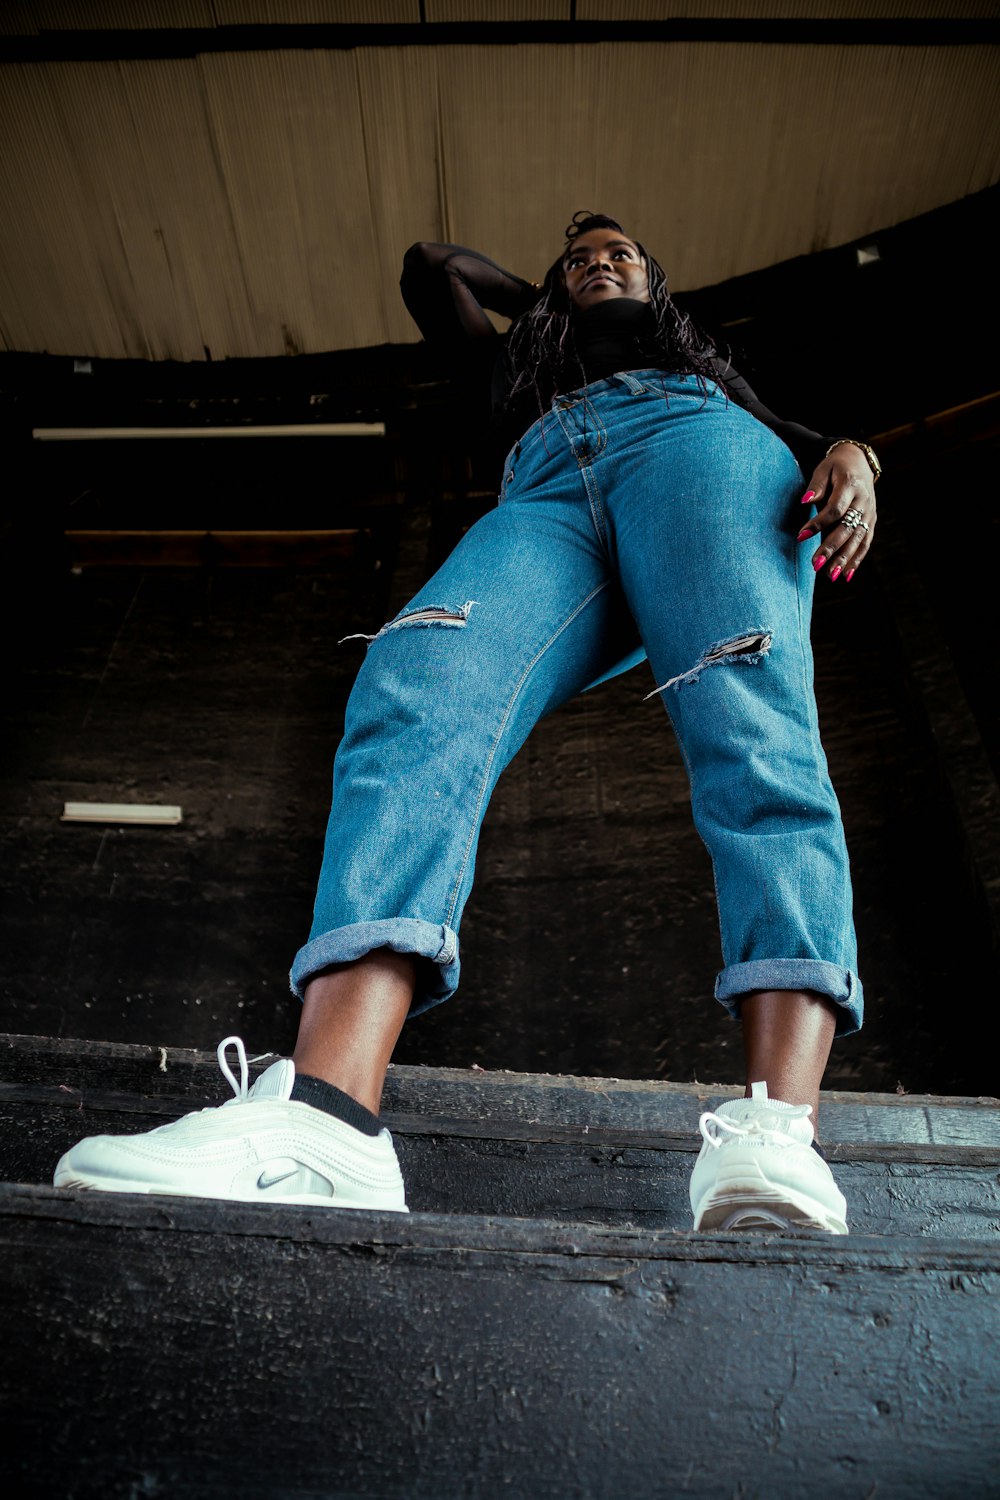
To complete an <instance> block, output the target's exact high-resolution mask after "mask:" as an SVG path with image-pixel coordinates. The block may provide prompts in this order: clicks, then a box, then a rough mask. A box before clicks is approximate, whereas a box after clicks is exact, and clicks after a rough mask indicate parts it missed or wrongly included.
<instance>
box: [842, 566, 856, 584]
mask: <svg viewBox="0 0 1000 1500" xmlns="http://www.w3.org/2000/svg"><path fill="white" fill-rule="evenodd" d="M857 571H858V570H857V568H852V569H851V571H850V572H849V573H848V575H847V577H846V578H845V579H844V582H845V583H850V581H851V579H852V578H853V577H854V575H855V573H856V572H857Z"/></svg>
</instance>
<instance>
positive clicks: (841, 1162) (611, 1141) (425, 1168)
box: [0, 1083, 1000, 1239]
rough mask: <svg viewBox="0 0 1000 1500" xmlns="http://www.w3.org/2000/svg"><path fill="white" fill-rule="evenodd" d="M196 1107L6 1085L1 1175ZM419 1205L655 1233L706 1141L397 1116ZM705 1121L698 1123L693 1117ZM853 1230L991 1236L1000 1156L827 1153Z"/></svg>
mask: <svg viewBox="0 0 1000 1500" xmlns="http://www.w3.org/2000/svg"><path fill="white" fill-rule="evenodd" d="M191 1104H192V1101H191V1100H190V1099H171V1098H168V1097H162V1096H161V1097H159V1098H136V1097H134V1096H129V1095H113V1094H104V1093H100V1092H98V1091H97V1090H96V1089H87V1090H85V1091H84V1092H83V1093H82V1094H81V1093H80V1092H77V1091H76V1090H74V1089H72V1088H70V1087H68V1086H66V1085H58V1084H24V1085H18V1084H9V1083H7V1084H0V1177H2V1178H3V1179H5V1180H7V1181H15V1182H28V1183H32V1182H34V1183H47V1182H50V1181H51V1179H52V1172H53V1169H54V1167H55V1164H56V1162H57V1161H58V1159H59V1157H60V1156H61V1155H62V1153H63V1152H64V1151H66V1150H68V1148H69V1147H70V1146H71V1145H73V1144H74V1142H75V1141H77V1140H79V1139H80V1138H81V1137H82V1136H85V1135H97V1134H129V1133H134V1132H138V1131H143V1130H150V1129H152V1128H153V1127H154V1126H156V1125H162V1124H164V1123H166V1121H168V1120H170V1119H174V1118H176V1117H177V1116H179V1115H181V1114H184V1113H186V1112H187V1111H188V1110H189V1109H190V1108H191ZM383 1118H384V1119H385V1122H386V1124H387V1125H388V1126H389V1128H390V1129H391V1130H392V1131H393V1134H394V1137H395V1141H396V1147H397V1151H398V1154H399V1158H400V1163H401V1165H402V1168H403V1173H404V1177H405V1179H406V1183H407V1198H408V1202H409V1203H410V1206H411V1208H413V1209H417V1210H422V1211H428V1212H433V1213H462V1214H469V1213H472V1214H495V1215H504V1216H507V1215H509V1216H513V1217H518V1218H522V1217H535V1216H541V1217H545V1218H553V1219H565V1220H573V1221H581V1222H588V1223H595V1224H604V1225H613V1224H622V1225H631V1226H644V1227H649V1228H676V1229H681V1228H686V1227H688V1226H689V1225H690V1208H689V1205H688V1178H689V1176H690V1172H691V1167H692V1165H693V1163H694V1157H695V1153H696V1151H697V1149H698V1147H699V1145H700V1137H699V1136H698V1135H697V1134H695V1133H694V1132H692V1131H686V1132H685V1133H684V1134H678V1133H672V1132H667V1131H655V1130H629V1129H626V1128H624V1127H623V1126H621V1125H615V1126H607V1125H604V1126H601V1125H598V1126H583V1127H581V1126H578V1125H562V1124H558V1123H552V1122H545V1121H538V1122H537V1123H528V1122H526V1121H523V1120H504V1119H502V1118H501V1119H493V1120H476V1119H472V1120H469V1119H453V1118H449V1117H447V1116H425V1115H412V1114H409V1115H403V1114H398V1113H387V1114H385V1115H384V1117H383ZM695 1119H697V1116H695ZM828 1155H829V1158H830V1160H831V1163H832V1165H833V1167H834V1172H835V1175H836V1177H837V1180H838V1182H839V1184H840V1186H841V1188H842V1190H843V1191H844V1193H845V1194H846V1195H847V1199H848V1204H849V1212H850V1223H851V1227H852V1230H853V1231H855V1232H859V1233H866V1234H894V1235H945V1236H949V1237H951V1238H955V1239H968V1238H971V1239H981V1238H985V1237H987V1236H988V1235H990V1234H991V1233H994V1232H996V1230H997V1229H998V1228H1000V1187H998V1179H1000V1149H998V1148H990V1147H983V1146H939V1145H933V1144H931V1145H909V1144H900V1143H898V1142H892V1143H889V1144H887V1145H886V1144H881V1143H878V1144H866V1143H859V1142H845V1143H839V1144H834V1145H831V1146H830V1147H829V1150H828Z"/></svg>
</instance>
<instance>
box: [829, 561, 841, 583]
mask: <svg viewBox="0 0 1000 1500" xmlns="http://www.w3.org/2000/svg"><path fill="white" fill-rule="evenodd" d="M839 577H840V567H839V565H838V566H837V567H836V568H831V569H830V582H831V583H836V581H837V579H838V578H839Z"/></svg>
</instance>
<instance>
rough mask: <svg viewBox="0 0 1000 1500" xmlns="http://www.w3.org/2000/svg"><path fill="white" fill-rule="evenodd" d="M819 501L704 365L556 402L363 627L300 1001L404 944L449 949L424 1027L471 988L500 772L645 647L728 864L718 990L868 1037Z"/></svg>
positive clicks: (427, 987) (426, 971) (721, 881)
mask: <svg viewBox="0 0 1000 1500" xmlns="http://www.w3.org/2000/svg"><path fill="white" fill-rule="evenodd" d="M803 488H804V481H803V478H802V474H801V472H800V470H799V467H798V464H797V463H796V460H795V458H794V457H793V455H792V453H791V452H790V451H789V449H788V448H787V447H786V446H785V444H784V443H783V442H782V441H781V440H780V438H778V437H777V436H776V435H775V434H774V433H773V432H771V430H770V429H769V428H768V427H765V426H763V425H762V424H761V423H760V422H758V421H757V420H756V419H755V418H754V417H751V416H750V415H749V413H747V412H746V411H744V410H743V409H742V407H739V406H737V405H734V404H733V403H732V402H729V401H727V399H726V396H725V394H724V392H723V391H721V390H720V389H719V388H718V387H715V386H713V385H711V384H710V385H709V386H708V394H707V395H706V394H704V393H703V392H702V390H701V389H700V388H699V386H698V383H697V381H696V380H695V379H694V377H692V376H678V375H665V374H663V372H661V371H657V370H631V371H628V372H627V373H622V374H618V375H612V376H610V377H609V378H608V379H606V380H599V381H595V382H593V383H592V384H590V385H588V386H585V387H583V388H581V389H580V390H576V391H571V392H569V393H567V394H563V395H558V396H556V398H555V399H554V401H553V403H552V409H551V411H550V412H548V413H546V416H545V418H544V419H542V418H539V420H538V421H537V422H536V423H535V424H534V425H533V426H532V427H530V428H529V429H528V431H527V432H526V433H525V434H524V436H523V437H522V438H521V439H520V441H519V442H518V443H517V444H515V446H514V448H513V449H512V451H511V453H510V454H509V455H508V458H507V461H506V463H505V465H504V479H503V484H502V488H501V491H500V502H499V505H498V506H497V507H496V509H494V510H492V511H490V512H488V513H487V514H486V515H485V516H483V517H482V519H481V520H479V521H477V522H476V524H475V525H474V526H473V527H472V528H471V530H470V531H469V532H468V533H467V534H466V535H465V536H464V537H463V539H462V541H461V542H460V543H459V545H458V546H457V547H456V548H455V550H454V552H453V553H452V554H451V556H450V557H449V558H448V560H447V561H446V562H445V563H444V565H443V566H442V567H441V568H440V569H439V571H438V572H437V573H436V574H435V575H434V577H433V578H432V579H431V580H430V582H429V583H427V584H426V586H425V587H424V588H422V589H421V590H420V592H419V593H418V594H417V596H416V597H415V598H414V599H413V600H412V602H411V603H410V604H409V605H408V606H407V607H406V609H404V610H403V611H402V612H401V613H400V614H399V615H398V616H397V617H396V618H395V619H394V620H391V621H390V622H389V623H388V624H386V625H385V626H383V628H382V629H381V630H380V631H379V632H378V633H377V634H376V635H374V636H372V637H366V638H365V639H367V640H369V642H370V644H369V646H368V648H367V654H366V657H365V661H364V663H363V665H362V667H361V670H360V671H359V673H358V677H357V681H356V683H355V686H354V689H353V691H352V693H351V697H350V701H349V703H348V706H347V715H346V724H345V731H344V737H343V740H342V742H341V745H340V748H339V750H338V752H337V756H336V760H335V763H334V777H333V807H332V810H331V813H330V821H329V826H328V829H327V835H326V847H325V852H324V857H323V865H322V870H321V873H320V879H319V889H318V892H317V896H316V907H315V915H314V920H313V925H312V931H311V933H310V937H309V940H308V942H307V943H306V945H305V946H304V947H303V948H302V949H301V950H300V951H299V953H298V954H297V955H296V958H295V961H294V964H293V967H292V974H291V982H292V988H293V990H294V992H295V993H296V994H297V995H299V996H301V995H302V993H303V989H304V986H305V984H306V983H307V982H308V980H309V979H310V978H311V977H312V976H313V975H314V974H316V973H317V972H318V971H320V970H321V969H323V968H325V967H326V966H327V965H329V964H334V963H343V962H345V961H347V960H350V959H356V958H359V957H361V956H362V955H363V954H365V953H368V952H370V951H371V950H372V949H374V948H379V947H383V946H384V947H388V948H392V949H396V950H397V951H399V952H404V953H412V954H417V955H419V956H420V957H421V958H423V959H424V960H426V962H424V963H421V964H419V965H418V971H419V978H418V988H417V993H416V996H415V999H414V1004H413V1012H412V1013H414V1014H415V1013H417V1012H419V1011H421V1010H425V1009H427V1008H428V1007H429V1006H431V1005H434V1004H436V1003H437V1002H439V1001H441V1000H445V999H447V998H448V997H449V996H450V995H452V994H453V993H454V991H455V989H456V988H457V986H458V977H459V944H458V932H459V926H460V922H461V916H462V910H463V908H464V906H465V902H466V900H467V898H468V895H469V891H470V890H471V887H472V880H473V871H474V867H475V859H476V847H477V843H478V839H479V830H480V826H481V823H482V819H483V815H484V813H485V811H486V807H487V804H488V802H489V799H490V795H491V793H492V791H493V788H494V787H495V785H496V783H497V779H498V778H499V776H500V774H501V772H502V771H503V769H504V767H505V766H506V765H507V764H508V762H509V761H510V760H511V759H512V758H513V756H514V755H515V754H516V753H517V751H518V750H519V749H520V747H521V746H522V745H523V744H524V742H525V740H526V738H527V736H528V735H529V734H530V732H531V729H532V727H533V726H534V725H535V724H536V723H537V722H538V720H539V719H540V718H541V717H542V716H543V715H544V714H547V713H551V712H552V710H553V709H555V708H558V707H559V706H560V704H562V703H565V702H566V701H567V699H569V698H572V697H573V696H574V695H575V694H576V693H579V692H581V691H584V690H585V689H587V688H588V687H592V686H594V685H595V684H596V683H597V682H599V681H603V680H605V679H606V678H608V677H611V676H614V675H615V674H616V673H618V672H621V671H624V670H626V669H627V668H628V667H630V666H633V665H635V664H636V663H637V662H639V661H641V660H642V659H643V657H644V656H648V658H649V662H650V665H651V667H652V672H653V677H654V679H655V680H654V683H653V684H652V687H653V692H652V693H651V694H650V697H651V699H652V700H653V701H651V702H650V703H649V705H648V707H649V709H650V710H654V709H655V702H656V700H657V699H658V700H659V702H661V703H662V704H663V705H664V707H665V708H666V710H667V712H668V714H669V716H670V719H671V721H672V723H673V727H674V730H675V732H676V735H677V739H678V741H679V743H680V747H681V751H682V753H683V756H684V761H685V765H686V767H687V771H688V775H689V777H690V781H691V795H692V807H693V812H694V818H695V822H696V825H697V828H698V830H699V832H700V834H701V836H702V838H703V839H704V841H705V843H706V845H707V846H708V850H709V853H710V854H711V856H712V862H713V867H714V871H715V885H716V895H717V899H718V906H719V919H720V925H721V930H722V956H723V968H722V971H721V973H720V974H719V975H718V978H717V981H716V986H715V994H716V998H717V999H718V1000H720V1001H721V1002H722V1004H723V1005H724V1006H725V1007H726V1008H727V1010H729V1011H730V1012H731V1013H732V1014H734V1015H736V1014H738V1012H739V1002H740V998H741V997H742V996H743V995H745V994H747V993H748V992H749V991H753V990H770V989H785V990H814V991H818V992H819V993H820V994H822V995H825V996H828V997H829V998H830V999H831V1000H833V1001H835V1002H836V1004H837V1006H838V1007H839V1012H838V1031H839V1033H840V1034H847V1033H850V1032H852V1031H856V1030H857V1029H858V1027H859V1026H860V1024H861V1016H862V990H861V984H860V981H859V980H858V977H857V974H856V972H855V970H856V966H857V961H856V949H855V939H854V929H853V924H852V919H851V887H850V876H849V871H848V863H847V853H846V849H845V845H844V836H843V829H842V826H841V820H840V812H839V808H838V805H837V799H836V797H835V795H834V792H833V788H832V787H831V785H830V780H829V776H828V774H827V766H826V758H825V756H824V753H823V749H822V746H821V744H820V737H819V727H818V722H817V715H816V704H815V698H814V694H813V668H812V654H811V651H810V645H809V619H810V609H811V603H812V592H813V586H814V584H815V574H814V572H813V569H812V567H811V565H810V561H809V554H810V550H811V549H809V548H800V547H798V546H797V544H796V541H795V536H796V532H797V530H798V528H799V526H800V524H801V519H802V512H801V508H800V506H799V504H798V501H799V499H800V497H801V494H802V490H803ZM568 873H569V872H567V874H568ZM637 878H638V877H637Z"/></svg>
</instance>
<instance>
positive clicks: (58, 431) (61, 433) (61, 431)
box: [31, 422, 385, 443]
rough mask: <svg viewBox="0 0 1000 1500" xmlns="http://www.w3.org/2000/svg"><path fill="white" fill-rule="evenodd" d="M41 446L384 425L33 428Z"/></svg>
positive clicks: (356, 432) (370, 431) (379, 430)
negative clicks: (116, 439)
mask: <svg viewBox="0 0 1000 1500" xmlns="http://www.w3.org/2000/svg"><path fill="white" fill-rule="evenodd" d="M31 436H32V437H33V438H34V439H35V440H36V442H40V443H77V442H81V441H83V440H85V439H87V438H101V439H102V440H106V439H108V438H262V437H385V423H384V422H285V423H275V424H273V425H271V426H266V425H262V426H259V427H33V428H32V429H31Z"/></svg>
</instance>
